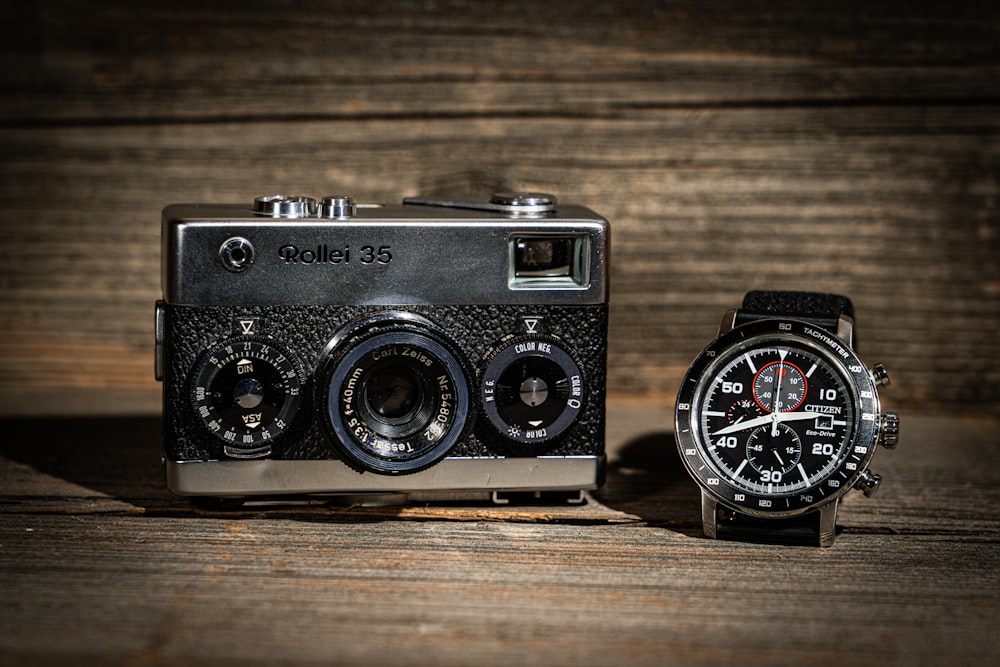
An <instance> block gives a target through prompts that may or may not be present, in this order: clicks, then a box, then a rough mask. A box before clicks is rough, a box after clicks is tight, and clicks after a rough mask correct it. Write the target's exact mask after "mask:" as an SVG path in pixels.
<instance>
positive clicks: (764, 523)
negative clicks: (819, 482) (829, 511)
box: [715, 509, 821, 547]
mask: <svg viewBox="0 0 1000 667" xmlns="http://www.w3.org/2000/svg"><path fill="white" fill-rule="evenodd" d="M715 536H716V537H717V538H718V539H721V540H738V541H740V542H764V543H767V544H789V545H801V546H813V547H814V546H818V545H820V543H821V541H820V513H819V511H816V512H810V513H808V514H804V515H802V516H797V517H793V518H790V519H784V518H783V519H759V518H757V517H752V516H749V515H746V514H740V513H739V512H734V511H727V510H725V509H722V510H720V512H719V516H717V517H716V521H715Z"/></svg>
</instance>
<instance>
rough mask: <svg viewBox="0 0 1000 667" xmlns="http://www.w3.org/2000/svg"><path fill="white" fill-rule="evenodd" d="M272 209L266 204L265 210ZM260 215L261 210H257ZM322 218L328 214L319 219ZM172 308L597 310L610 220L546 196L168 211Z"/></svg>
mask: <svg viewBox="0 0 1000 667" xmlns="http://www.w3.org/2000/svg"><path fill="white" fill-rule="evenodd" d="M262 200H266V201H264V203H261V202H262ZM255 210H256V212H255ZM320 216H324V217H320ZM162 235H163V237H162V244H161V246H162V252H163V256H162V263H161V266H162V276H161V280H162V287H163V295H164V299H165V301H166V302H168V303H172V304H179V305H216V304H227V305H231V304H246V305H280V304H286V305H294V304H329V305H337V304H344V305H348V304H353V305H378V306H386V305H416V304H426V305H438V304H440V305H462V304H498V305H517V304H525V305H530V304H545V305H594V304H606V303H607V299H608V268H607V267H608V259H609V257H608V253H609V249H610V248H609V241H610V239H609V228H608V222H607V220H605V219H604V218H603V217H601V216H600V215H598V214H596V213H595V212H593V211H591V210H590V209H587V208H584V207H581V206H573V205H561V204H560V205H557V204H556V200H555V197H552V196H551V195H542V194H537V193H500V194H498V195H494V197H493V198H491V199H490V200H489V201H484V202H477V201H463V200H451V199H437V198H412V199H408V200H405V201H404V203H403V204H400V205H379V204H355V203H354V201H353V200H352V199H351V198H349V197H344V196H337V197H326V198H324V199H323V200H322V204H319V205H317V203H316V201H315V200H312V199H309V198H307V197H287V196H284V195H276V196H270V197H262V198H258V200H257V202H255V203H254V205H252V206H250V205H241V204H174V205H171V206H167V207H166V208H165V209H164V210H163V227H162Z"/></svg>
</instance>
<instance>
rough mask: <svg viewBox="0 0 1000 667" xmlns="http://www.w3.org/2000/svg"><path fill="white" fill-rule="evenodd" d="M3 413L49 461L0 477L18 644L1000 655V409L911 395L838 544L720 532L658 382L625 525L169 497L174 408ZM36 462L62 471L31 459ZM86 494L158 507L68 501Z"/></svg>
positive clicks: (29, 652)
mask: <svg viewBox="0 0 1000 667" xmlns="http://www.w3.org/2000/svg"><path fill="white" fill-rule="evenodd" d="M2 426H3V430H4V432H5V433H8V434H15V435H16V439H15V440H9V439H8V440H5V442H4V443H3V445H2V448H0V452H2V454H3V455H4V456H5V457H8V458H10V457H16V458H18V459H22V460H25V461H28V462H29V463H30V467H28V466H27V465H25V464H23V463H20V464H19V463H12V464H11V463H8V464H7V465H5V466H3V467H0V474H3V473H4V471H5V470H8V471H9V470H11V469H12V468H13V469H14V470H15V471H16V474H17V480H19V481H17V483H16V484H15V485H14V490H11V489H12V487H11V486H10V485H9V484H8V483H7V482H8V480H9V478H0V479H2V480H3V483H2V484H0V489H2V494H3V495H2V503H3V505H4V506H5V508H6V510H5V511H4V512H0V590H2V591H3V594H2V595H0V662H2V663H4V664H23V663H30V664H43V665H45V664H65V662H67V661H77V662H80V661H86V662H88V664H134V663H137V662H140V663H142V662H152V663H155V664H167V665H170V664H208V663H212V664H236V663H244V664H245V663H247V662H249V663H254V664H256V663H271V662H280V663H282V664H311V663H315V662H317V661H323V662H325V663H329V664H365V665H389V664H393V665H399V664H404V665H409V664H412V665H420V664H430V663H433V664H441V665H453V664H454V665H459V664H463V665H464V664H470V663H475V664H509V663H510V662H511V660H516V661H517V662H519V663H524V664H529V665H536V664H537V665H591V664H593V665H597V664H622V665H662V664H667V663H671V662H676V661H681V662H683V663H684V664H690V665H720V664H733V663H734V662H739V663H740V664H748V665H793V664H802V663H803V662H808V663H809V664H816V665H842V664H843V661H844V659H845V656H853V657H854V658H855V659H863V661H864V662H865V663H866V664H886V665H889V664H906V665H940V664H952V663H953V662H954V661H955V660H960V661H973V660H975V661H984V662H986V663H991V662H993V661H995V660H996V657H997V656H998V655H1000V640H998V638H997V636H996V634H995V632H993V630H994V628H995V625H996V622H997V620H1000V619H998V600H997V596H996V591H997V590H998V589H1000V567H998V563H1000V523H998V521H997V519H996V517H995V516H994V514H995V513H994V512H993V510H992V508H993V507H995V506H996V502H997V501H998V500H1000V498H998V497H997V495H998V491H997V489H998V488H1000V484H998V481H1000V480H998V472H997V471H998V468H997V467H996V466H995V465H993V463H995V462H996V461H997V460H1000V438H998V436H997V434H998V433H1000V429H998V428H997V427H998V424H997V423H996V421H995V420H957V419H940V418H939V419H927V418H920V417H918V416H912V418H911V419H910V420H908V421H907V422H906V423H904V429H905V430H904V438H903V441H902V443H901V444H900V446H899V449H898V450H897V451H892V452H881V453H880V454H879V455H878V456H877V457H876V461H875V464H876V467H877V469H878V470H879V471H880V472H881V473H883V474H884V475H885V477H886V482H885V484H884V485H883V487H882V489H881V490H880V493H879V495H878V496H876V497H875V498H873V499H864V498H861V497H860V494H857V493H855V494H853V496H852V497H851V501H850V502H848V503H847V504H846V506H845V508H844V509H843V510H842V512H841V524H842V525H843V526H844V531H843V534H842V535H841V536H840V538H839V539H838V542H837V544H836V545H835V546H834V547H833V548H831V549H824V550H820V549H813V548H802V547H797V548H796V547H775V546H766V545H750V544H740V543H727V542H715V541H710V540H706V539H703V538H701V537H700V536H699V533H698V530H697V523H696V521H697V500H696V499H697V491H696V489H695V487H694V485H693V483H692V482H690V480H687V479H685V478H683V477H682V475H683V473H682V471H679V470H678V469H677V466H678V465H679V461H678V460H677V458H676V454H673V453H672V452H671V451H670V446H671V445H670V438H671V434H670V433H669V431H668V430H666V429H665V428H664V427H663V425H662V423H661V422H660V421H659V419H658V412H657V409H656V407H655V406H650V405H648V404H643V403H613V405H612V409H611V410H610V412H609V451H610V454H611V457H612V464H613V465H612V469H611V474H610V477H609V484H608V486H607V488H606V489H605V490H603V491H601V492H600V493H599V494H597V495H598V497H599V498H600V500H601V502H602V503H604V504H606V505H607V506H609V507H618V508H628V509H630V510H633V511H637V513H638V514H640V515H641V516H643V518H645V519H646V522H645V523H642V524H631V525H625V526H623V525H616V524H613V523H606V524H603V525H595V524H593V523H586V522H584V523H583V524H575V523H574V522H572V521H570V522H569V523H566V522H558V521H557V522H555V523H552V522H549V523H546V524H539V523H524V522H510V521H504V520H488V521H443V520H440V518H441V517H438V520H419V521H414V520H388V519H386V518H385V517H372V516H364V515H360V514H358V515H349V514H344V513H336V514H331V513H324V511H323V510H322V508H321V507H319V506H317V507H314V508H311V509H302V510H300V511H297V512H293V511H286V510H272V511H264V510H259V511H257V512H255V513H247V512H240V513H236V514H231V515H228V516H224V515H220V514H211V515H206V514H201V513H198V512H195V511H193V510H192V509H190V508H188V509H187V510H184V509H183V504H182V503H181V502H177V501H172V500H170V499H169V498H167V497H166V496H164V495H163V494H164V492H163V490H162V486H161V484H160V482H159V479H158V476H157V474H156V473H157V472H158V471H157V470H156V465H155V461H152V460H155V457H156V444H155V435H156V431H157V420H156V419H147V418H143V419H135V418H132V419H119V420H111V419H84V420H80V419H76V420H70V419H67V420H61V421H60V420H56V421H46V420H23V419H21V420H5V421H4V422H3V424H2ZM26 426H30V428H28V427H26ZM46 444H47V445H51V446H50V447H44V446H38V445H46ZM33 445H34V446H33ZM33 469H34V470H38V471H44V473H38V474H37V475H36V476H35V477H36V479H34V480H31V479H30V478H31V477H32V474H31V470H33ZM49 494H54V495H52V496H50V495H49ZM73 497H76V498H81V499H82V498H94V499H98V498H107V499H111V498H113V499H114V501H115V502H118V503H120V504H122V505H129V506H132V507H134V508H142V509H146V512H144V513H139V512H137V511H135V510H134V509H133V510H121V511H119V512H117V513H114V512H113V513H110V514H109V513H108V512H107V509H110V508H105V509H103V510H96V509H94V508H92V507H87V506H85V505H83V504H75V505H74V504H73V503H71V502H66V503H65V504H64V506H63V508H62V510H61V511H52V510H53V506H52V504H51V503H52V502H55V501H56V500H58V499H59V498H62V499H64V500H65V501H69V500H71V499H72V498H73ZM105 502H107V501H105ZM11 503H14V507H13V508H12V507H11V506H10V505H11ZM692 512H693V514H692ZM404 516H405V515H404Z"/></svg>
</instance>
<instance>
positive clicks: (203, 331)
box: [156, 193, 610, 499]
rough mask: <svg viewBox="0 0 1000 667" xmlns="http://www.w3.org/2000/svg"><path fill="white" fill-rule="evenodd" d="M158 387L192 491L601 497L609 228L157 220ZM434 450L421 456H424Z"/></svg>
mask: <svg viewBox="0 0 1000 667" xmlns="http://www.w3.org/2000/svg"><path fill="white" fill-rule="evenodd" d="M162 234H163V235H162V287H163V299H162V300H161V301H159V302H158V303H157V307H156V375H157V379H160V380H162V381H163V390H164V461H165V465H166V477H167V482H168V486H169V488H170V489H171V490H173V491H174V492H175V493H178V494H181V495H187V496H200V497H214V498H239V499H252V498H256V497H265V496H266V497H271V496H287V495H301V494H319V495H327V494H329V495H349V496H356V495H359V494H362V495H367V494H372V495H377V496H383V497H384V496H386V495H389V496H395V497H399V498H407V497H410V498H416V497H432V496H436V495H438V494H444V496H446V497H469V498H483V497H492V498H494V499H497V498H500V497H502V496H503V495H504V494H507V493H521V492H531V493H535V494H537V493H545V492H558V493H568V494H571V495H572V494H574V493H577V492H580V491H582V490H588V489H594V488H597V487H599V486H600V484H601V483H602V482H603V476H604V467H605V456H604V391H605V386H604V382H605V374H606V348H607V340H606V339H607V302H608V274H609V267H608V260H609V249H610V245H609V243H610V239H609V229H608V223H607V221H606V220H605V219H604V218H602V217H601V216H599V215H597V214H596V213H594V212H593V211H591V210H589V209H586V208H583V207H579V206H563V205H556V202H555V198H554V197H551V196H549V195H535V194H529V193H506V194H501V195H495V196H494V197H493V198H492V199H491V200H489V201H485V202H476V201H455V200H437V199H410V200H406V201H405V202H404V203H403V204H402V205H391V206H383V205H358V204H355V203H354V202H353V201H352V200H351V199H350V198H347V197H328V198H325V199H323V201H322V204H320V203H318V202H315V201H313V200H310V199H308V198H303V197H287V196H274V197H262V198H258V199H257V200H256V201H255V202H254V204H253V206H247V205H239V204H236V205H227V204H223V205H216V204H179V205H172V206H168V207H166V208H165V209H164V211H163V227H162ZM428 443H430V444H428Z"/></svg>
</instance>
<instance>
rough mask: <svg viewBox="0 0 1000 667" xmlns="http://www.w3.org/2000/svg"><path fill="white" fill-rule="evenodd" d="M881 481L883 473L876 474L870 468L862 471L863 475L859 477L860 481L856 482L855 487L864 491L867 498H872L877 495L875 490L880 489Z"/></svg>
mask: <svg viewBox="0 0 1000 667" xmlns="http://www.w3.org/2000/svg"><path fill="white" fill-rule="evenodd" d="M881 483H882V476H881V475H876V474H875V473H873V472H871V471H870V470H866V471H864V472H863V473H861V477H859V478H858V481H857V482H855V483H854V488H855V489H858V490H859V491H861V492H862V493H864V494H865V498H871V497H872V496H874V495H875V492H876V491H877V490H878V487H879V484H881Z"/></svg>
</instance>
